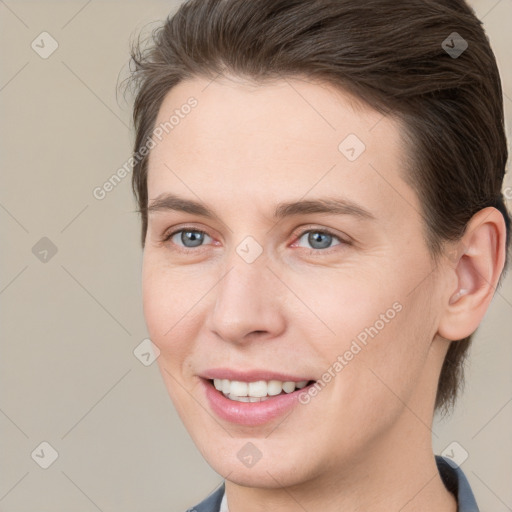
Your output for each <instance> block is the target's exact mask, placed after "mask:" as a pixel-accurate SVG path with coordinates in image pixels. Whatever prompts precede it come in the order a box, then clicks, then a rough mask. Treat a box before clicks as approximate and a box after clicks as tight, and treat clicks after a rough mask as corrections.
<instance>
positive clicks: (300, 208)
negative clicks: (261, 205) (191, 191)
mask: <svg viewBox="0 0 512 512" xmlns="http://www.w3.org/2000/svg"><path fill="white" fill-rule="evenodd" d="M165 210H173V211H179V212H184V213H190V214H193V215H199V216H201V217H206V218H208V219H215V220H217V221H219V222H221V219H220V218H219V216H218V215H217V214H216V213H215V212H214V211H213V210H211V209H210V208H208V207H207V206H205V205H204V204H203V203H200V202H199V201H194V200H191V199H185V198H183V197H180V196H177V195H175V194H172V193H163V194H160V195H159V196H157V197H156V198H155V199H153V200H152V201H151V202H150V204H149V206H148V207H147V212H148V213H153V212H159V211H165ZM312 213H327V214H333V215H352V216H354V217H356V218H359V219H361V220H375V219H376V217H375V215H373V214H372V213H371V212H370V211H368V210H367V209H365V208H363V207H362V206H360V205H358V204H357V203H355V202H353V201H351V200H350V199H347V198H342V197H339V198H331V197H326V198H319V199H309V200H300V201H289V202H284V203H279V204H278V205H277V206H276V208H275V210H274V214H273V218H274V219H283V218H285V217H291V216H294V215H304V214H312Z"/></svg>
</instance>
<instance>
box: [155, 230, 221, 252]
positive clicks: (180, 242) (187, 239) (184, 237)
mask: <svg viewBox="0 0 512 512" xmlns="http://www.w3.org/2000/svg"><path fill="white" fill-rule="evenodd" d="M205 237H206V238H209V239H210V240H212V237H211V236H209V235H208V234H207V233H205V232H204V231H201V230H200V229H193V228H183V229H180V230H179V231H173V232H172V233H169V234H168V235H166V236H165V237H164V242H165V241H168V240H170V241H171V242H172V243H173V244H175V245H177V246H178V247H185V248H187V249H193V248H194V247H199V246H201V245H202V244H203V242H204V241H205Z"/></svg>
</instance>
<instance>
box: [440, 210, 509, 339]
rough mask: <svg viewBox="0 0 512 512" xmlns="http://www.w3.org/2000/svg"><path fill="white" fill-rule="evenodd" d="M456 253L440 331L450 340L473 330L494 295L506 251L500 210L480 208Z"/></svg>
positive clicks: (503, 225)
mask: <svg viewBox="0 0 512 512" xmlns="http://www.w3.org/2000/svg"><path fill="white" fill-rule="evenodd" d="M455 253H457V255H456V256H454V257H453V258H451V264H450V265H451V269H448V272H449V274H450V279H447V282H449V283H450V286H449V287H447V289H446V293H445V294H444V295H443V301H444V302H445V304H444V306H445V309H444V312H443V313H442V316H441V319H440V322H439V327H438V331H437V332H438V334H439V335H440V336H442V337H443V338H445V339H447V340H461V339H463V338H466V337H467V336H470V335H471V334H473V333H474V332H475V331H476V329H477V327H478V326H479V325H480V322H481V321H482V319H483V317H484V315H485V312H486V311H487V308H488V307H489V304H490V302H491V300H492V298H493V296H494V292H495V290H496V286H497V285H498V281H499V278H500V276H501V273H502V271H503V267H504V265H505V255H506V226H505V219H504V218H503V215H502V214H501V213H500V211H499V210H497V209H496V208H492V207H488V208H484V209H483V210H480V211H478V212H477V213H476V214H475V215H474V216H473V217H472V218H471V220H470V221H469V223H468V226H467V228H466V231H465V233H464V235H463V237H462V238H461V240H460V241H458V242H457V243H456V247H455ZM455 253H454V252H453V251H452V252H451V254H452V255H453V254H455ZM454 282H455V283H456V284H455V285H454V284H453V283H454Z"/></svg>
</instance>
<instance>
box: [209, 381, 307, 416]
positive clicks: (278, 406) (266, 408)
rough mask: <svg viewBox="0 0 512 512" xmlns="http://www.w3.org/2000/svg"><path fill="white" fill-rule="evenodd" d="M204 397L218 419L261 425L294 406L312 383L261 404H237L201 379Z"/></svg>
mask: <svg viewBox="0 0 512 512" xmlns="http://www.w3.org/2000/svg"><path fill="white" fill-rule="evenodd" d="M201 381H202V384H203V386H204V389H205V393H206V397H207V399H208V401H209V403H210V407H211V408H212V410H213V412H214V413H215V414H216V415H217V416H219V417H220V418H222V419H224V420H227V421H230V422H232V423H238V424H239V425H263V424H265V423H267V422H269V421H271V420H273V419H274V418H277V417H279V416H281V415H283V414H284V413H285V412H287V411H289V410H290V409H292V408H293V407H294V406H296V405H297V404H298V403H299V401H298V398H299V394H300V393H303V392H304V391H307V390H308V389H309V388H310V387H311V386H313V385H314V383H312V384H310V385H309V386H305V387H304V388H302V389H296V390H295V391H292V392H291V393H283V394H282V395H276V396H273V397H271V398H268V399H267V400H264V401H263V402H237V401H235V400H230V399H229V398H226V397H225V396H224V395H223V394H222V392H220V391H218V390H217V389H216V388H215V387H214V385H213V383H212V382H211V381H209V380H206V379H203V378H201Z"/></svg>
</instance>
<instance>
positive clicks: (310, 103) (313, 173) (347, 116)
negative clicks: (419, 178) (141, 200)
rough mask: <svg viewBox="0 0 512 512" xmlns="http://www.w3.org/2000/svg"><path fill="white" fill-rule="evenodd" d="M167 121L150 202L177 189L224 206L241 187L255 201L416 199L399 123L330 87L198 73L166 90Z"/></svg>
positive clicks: (163, 119) (163, 116) (152, 164)
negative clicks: (405, 174)
mask: <svg viewBox="0 0 512 512" xmlns="http://www.w3.org/2000/svg"><path fill="white" fill-rule="evenodd" d="M190 98H193V99H194V102H195V106H194V107H193V108H189V107H186V108H185V107H184V106H186V105H187V104H191V101H190ZM173 115H174V118H173V121H174V122H173V123H172V124H171V125H170V123H169V120H170V119H171V117H172V116H173ZM165 123H167V129H164V130H163V133H162V134H161V135H160V139H161V140H158V139H155V142H156V146H155V147H154V148H153V149H152V150H151V153H150V158H149V165H148V194H149V198H150V200H151V198H153V197H156V196H157V195H158V194H160V193H161V192H163V191H171V190H172V191H176V189H179V190H180V191H183V194H184V195H187V196H189V197H190V196H191V192H192V193H193V194H195V195H196V196H199V197H201V198H205V199H206V198H207V199H208V200H211V201H212V203H214V202H216V201H218V202H219V204H220V203H222V201H225V199H226V197H233V196H234V195H235V194H236V195H240V193H241V194H242V195H243V196H244V197H245V200H246V204H248V202H250V201H251V200H253V201H254V202H255V203H258V202H259V203H261V202H262V192H264V195H265V198H267V199H268V200H269V201H270V202H271V199H275V200H276V201H277V199H278V198H279V199H283V198H284V197H286V198H287V199H288V198H297V197H302V196H304V195H305V194H308V193H310V194H313V195H314V194H316V193H323V194H325V193H330V192H333V191H334V189H336V191H337V192H340V193H346V195H348V196H351V198H352V199H354V200H358V199H361V200H362V199H363V197H365V201H366V202H367V204H368V202H370V203H378V204H377V208H379V207H381V208H383V209H388V210H389V206H391V203H392V202H393V201H395V202H396V200H397V199H399V198H397V197H395V196H397V195H398V196H400V195H402V201H403V197H404V196H409V200H410V201H412V202H416V199H415V198H414V197H413V196H412V195H411V194H412V191H411V190H410V189H409V187H408V186H407V185H406V184H405V182H403V180H402V179H401V177H400V176H401V171H402V170H403V168H404V164H403V157H404V151H405V150H404V146H403V143H402V139H401V136H400V133H401V132H400V129H401V127H400V125H399V123H398V122H397V121H396V120H394V119H392V118H390V117H385V116H383V115H381V114H380V113H378V112H376V111H375V110H373V109H371V108H369V107H367V106H365V105H363V104H362V102H360V101H358V100H357V99H356V98H354V97H352V96H351V95H349V94H347V93H345V92H343V91H341V90H339V89H336V88H334V87H333V86H330V85H327V84H320V83H318V82H317V83H312V82H311V81H307V80H305V79H291V78H287V79H280V80H276V81H274V82H271V83H264V84H254V83H248V82H245V81H242V80H239V79H227V78H223V79H216V80H213V81H212V80H208V79H203V78H194V79H192V80H187V81H184V82H181V83H180V84H178V85H177V86H176V87H174V88H173V89H171V90H170V91H169V93H168V94H167V95H166V97H165V99H164V101H163V103H162V105H161V107H160V110H159V113H158V117H157V120H156V123H155V127H159V126H160V127H164V128H165V127H166V124H165ZM386 183H387V185H386ZM221 184H222V186H220V185H221ZM399 202H400V200H399ZM406 202H407V200H406ZM386 203H390V204H386ZM269 204H270V203H269ZM379 205H380V206H379ZM402 206H404V205H402Z"/></svg>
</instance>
